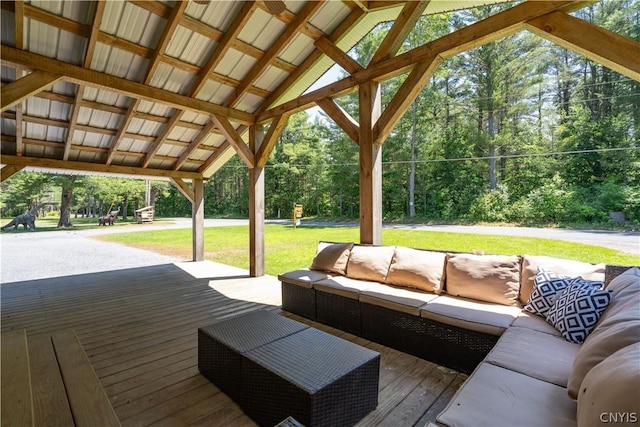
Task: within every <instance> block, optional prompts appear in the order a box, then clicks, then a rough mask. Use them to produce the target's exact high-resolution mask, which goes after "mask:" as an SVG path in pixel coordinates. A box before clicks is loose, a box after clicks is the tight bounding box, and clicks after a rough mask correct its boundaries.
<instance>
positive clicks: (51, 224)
mask: <svg viewBox="0 0 640 427" xmlns="http://www.w3.org/2000/svg"><path fill="white" fill-rule="evenodd" d="M12 219H13V218H0V226H1V225H5V224H8V223H9V222H10V221H11V220H12ZM58 220H59V218H58V217H57V216H56V217H47V218H38V219H37V220H36V229H35V231H54V230H69V228H57V227H58ZM155 222H156V223H158V222H165V223H168V224H170V223H172V221H168V220H162V219H158V220H156V221H155ZM71 224H72V225H73V226H72V227H71V229H82V230H86V229H91V228H99V227H100V225H99V224H98V218H71ZM131 224H137V223H136V221H135V220H134V219H133V218H132V217H130V218H129V219H127V220H126V221H123V220H122V218H117V219H116V221H115V222H114V224H113V226H109V225H107V226H103V227H116V226H117V227H123V226H127V225H131ZM23 231H24V229H23V227H22V225H20V226H19V227H18V230H14V228H13V227H10V228H7V229H6V230H2V232H3V233H12V232H15V233H22V232H23Z"/></svg>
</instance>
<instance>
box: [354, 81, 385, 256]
mask: <svg viewBox="0 0 640 427" xmlns="http://www.w3.org/2000/svg"><path fill="white" fill-rule="evenodd" d="M359 100H360V150H359V152H360V243H370V244H375V245H381V244H382V145H380V144H376V143H375V135H374V131H373V128H374V125H375V123H376V121H377V120H378V118H379V117H380V114H381V108H382V103H381V87H380V84H379V83H377V82H374V81H369V82H367V83H363V84H361V85H360V92H359Z"/></svg>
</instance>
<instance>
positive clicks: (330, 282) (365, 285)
mask: <svg viewBox="0 0 640 427" xmlns="http://www.w3.org/2000/svg"><path fill="white" fill-rule="evenodd" d="M376 286H381V285H380V283H376V282H368V281H366V280H357V279H351V278H349V277H344V276H336V277H332V278H330V279H326V280H320V281H319V282H315V283H314V284H313V287H314V289H315V290H316V291H321V292H326V293H329V294H333V295H339V296H342V297H346V298H351V299H355V300H357V299H358V295H360V292H362V291H364V290H365V289H369V288H373V287H376Z"/></svg>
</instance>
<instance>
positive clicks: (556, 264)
mask: <svg viewBox="0 0 640 427" xmlns="http://www.w3.org/2000/svg"><path fill="white" fill-rule="evenodd" d="M538 267H542V268H544V269H545V270H547V271H553V272H554V273H556V274H558V275H561V276H581V277H582V278H584V279H587V280H597V281H600V282H604V269H605V265H604V264H589V263H587V262H581V261H573V260H569V259H562V258H554V257H549V256H541V255H540V256H538V255H535V256H534V255H525V256H524V257H523V259H522V283H521V285H520V302H521V303H522V304H526V303H527V301H529V296H530V295H531V291H533V287H534V286H535V283H534V279H535V277H536V274H537V273H538Z"/></svg>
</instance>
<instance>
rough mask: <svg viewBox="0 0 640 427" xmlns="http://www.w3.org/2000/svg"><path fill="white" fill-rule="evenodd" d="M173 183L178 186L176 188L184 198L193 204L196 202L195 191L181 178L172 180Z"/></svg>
mask: <svg viewBox="0 0 640 427" xmlns="http://www.w3.org/2000/svg"><path fill="white" fill-rule="evenodd" d="M171 182H173V184H174V185H175V186H176V188H177V189H178V190H179V191H180V192H181V193H182V195H183V196H184V197H186V198H187V200H189V201H190V202H191V203H194V201H195V195H194V193H193V189H192V188H191V187H189V185H187V183H186V182H184V180H183V179H181V178H173V177H172V178H171Z"/></svg>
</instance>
